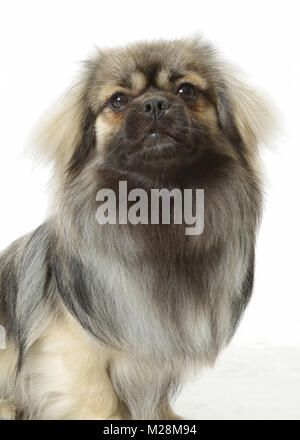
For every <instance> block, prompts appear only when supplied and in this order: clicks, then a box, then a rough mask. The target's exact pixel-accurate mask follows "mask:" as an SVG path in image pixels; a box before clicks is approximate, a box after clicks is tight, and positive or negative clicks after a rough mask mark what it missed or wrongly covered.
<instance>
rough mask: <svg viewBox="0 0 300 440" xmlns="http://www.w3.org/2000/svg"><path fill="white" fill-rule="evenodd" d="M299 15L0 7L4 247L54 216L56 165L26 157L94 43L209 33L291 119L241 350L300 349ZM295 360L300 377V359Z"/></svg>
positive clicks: (291, 10)
mask: <svg viewBox="0 0 300 440" xmlns="http://www.w3.org/2000/svg"><path fill="white" fill-rule="evenodd" d="M299 8H300V5H299V1H297V0H295V1H291V0H285V1H276V0H270V1H267V0H251V1H249V0H243V1H241V0H236V1H234V0H226V1H222V0H220V1H216V0H206V1H201V0H200V1H199V0H198V1H191V0H190V1H189V0H185V1H184V2H182V1H176V0H163V1H162V0H159V1H157V0H151V1H150V0H147V1H116V0H115V1H108V0H106V1H101V0H98V1H91V0H84V1H83V0H82V1H76V0H72V1H69V0H59V1H57V0H51V1H49V0H47V1H45V0H43V1H31V0H26V1H15V0H10V1H9V2H8V1H6V2H1V7H0V17H1V18H0V49H1V50H0V78H1V80H0V87H1V93H0V97H1V102H0V121H1V147H0V195H1V204H0V206H1V217H0V222H1V223H0V225H1V228H0V248H4V247H5V246H7V245H8V244H9V243H10V242H11V241H12V240H14V239H15V238H17V237H18V236H20V235H22V234H24V233H26V232H28V231H29V230H31V229H33V228H35V227H36V226H38V225H39V224H40V223H41V222H42V221H43V219H44V218H45V215H46V209H47V192H46V183H47V178H48V174H49V170H47V169H45V168H32V165H31V161H30V160H29V159H28V158H27V157H26V156H25V155H24V154H23V153H22V151H23V149H24V145H25V142H26V139H27V138H28V135H29V134H30V133H31V130H32V127H33V126H34V124H35V122H36V121H37V119H38V117H39V116H40V115H41V114H42V113H43V112H44V111H45V110H46V109H47V107H49V105H50V104H51V103H52V102H53V101H54V100H55V98H56V97H57V96H58V95H59V94H60V93H61V92H62V91H63V90H64V89H65V88H66V87H67V86H68V84H69V83H70V82H71V81H72V79H73V78H74V75H75V74H76V72H77V71H78V69H79V61H81V60H82V59H84V58H85V56H86V55H88V54H89V53H90V52H91V51H92V50H93V47H94V45H98V46H111V45H118V44H124V43H127V42H131V41H136V40H140V39H147V40H149V39H152V38H159V37H164V38H168V37H181V36H186V35H191V34H193V33H195V32H200V33H203V34H204V35H205V36H206V37H207V38H208V39H209V40H211V41H212V42H214V43H215V44H216V45H217V47H218V48H219V49H221V51H222V52H223V53H224V54H225V56H226V57H227V58H229V59H230V60H232V61H233V62H235V63H236V64H238V65H240V66H241V67H242V68H243V69H244V70H245V71H246V72H247V73H248V74H249V75H250V77H251V78H252V79H254V80H255V82H256V83H257V84H258V85H259V86H260V87H261V88H263V89H264V90H265V91H266V92H267V93H268V94H269V95H270V96H271V97H272V100H273V102H274V104H275V105H276V107H277V108H278V109H279V111H280V114H281V115H280V120H281V125H282V129H281V134H280V136H277V137H276V139H275V141H274V143H273V146H275V145H276V149H275V150H273V151H265V152H264V154H263V157H264V163H265V168H266V174H267V186H266V206H265V213H264V218H263V223H262V227H261V230H260V235H259V240H258V247H257V267H256V281H255V291H254V295H253V299H252V302H251V305H250V306H249V308H248V309H247V312H246V315H245V318H244V320H243V322H242V324H241V326H240V328H239V330H238V332H237V334H236V336H235V338H234V341H233V346H241V345H243V346H244V347H246V346H249V347H252V348H253V347H254V348H253V349H259V347H261V348H262V347H266V346H276V347H281V346H283V347H284V346H285V347H288V346H294V348H295V347H296V348H295V349H297V347H300V283H299V275H300V264H299V263H300V261H299V260H300V258H299V249H300V239H299V237H300V233H299V228H300V216H299V190H300V185H299V183H300V177H299V175H300V153H299V151H300V142H299V140H300V139H299V138H300V136H299V125H300V110H299V101H300V57H299V52H300V50H299V43H300V26H299V15H300V11H299V10H298V9H299ZM276 350H277V348H276ZM261 352H262V353H265V350H264V349H261ZM296 352H297V353H299V350H298V351H297V350H296ZM276 353H277V352H276ZM293 353H294V352H293ZM255 356H256V355H255ZM255 356H254V357H255ZM282 356H285V355H284V354H283V355H282ZM275 358H276V359H277V361H278V360H280V358H281V355H278V356H277V357H276V355H275ZM292 358H293V360H292V361H291V363H292V365H293V367H294V370H295V371H296V370H297V371H298V372H300V362H299V359H300V357H299V356H298V357H297V356H295V357H293V356H292ZM296 358H297V359H298V363H296V364H295V359H296ZM267 359H268V358H267V356H266V362H268V360H267ZM271 362H272V363H273V361H271ZM221 365H222V364H221ZM272 368H275V366H274V365H272V366H270V370H272ZM294 370H293V371H294ZM282 374H283V375H286V374H288V373H286V370H284V372H283V373H282ZM274 380H275V382H276V379H274ZM295 380H296V379H295ZM297 380H298V383H299V376H298V379H297ZM283 388H284V387H283ZM292 388H293V386H291V389H292ZM298 391H299V388H298ZM298 396H299V394H298ZM278 399H279V400H280V397H278ZM291 400H292V399H291ZM296 400H297V399H296ZM299 407H300V402H299V401H298V408H299ZM279 413H280V412H279ZM245 414H246V415H245ZM245 414H244V415H245V417H250V415H249V414H250V413H249V412H248V413H247V411H246V413H245ZM217 416H218V415H217V414H215V417H217ZM290 416H291V417H292V413H290ZM298 416H299V418H300V414H299V412H298ZM208 417H209V416H208ZM228 417H230V414H229V415H228Z"/></svg>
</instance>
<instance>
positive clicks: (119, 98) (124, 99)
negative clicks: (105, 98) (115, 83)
mask: <svg viewBox="0 0 300 440" xmlns="http://www.w3.org/2000/svg"><path fill="white" fill-rule="evenodd" d="M128 101H129V98H128V96H127V95H125V93H116V94H115V95H113V96H112V97H111V98H110V105H111V106H112V107H113V109H115V110H122V109H123V107H125V106H126V105H127V104H128Z"/></svg>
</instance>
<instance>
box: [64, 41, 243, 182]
mask: <svg viewBox="0 0 300 440" xmlns="http://www.w3.org/2000/svg"><path fill="white" fill-rule="evenodd" d="M212 57H213V52H212V51H211V50H210V49H209V48H207V47H206V46H205V47H200V46H199V45H197V44H196V43H195V42H182V41H181V42H170V43H166V42H158V43H154V44H150V43H147V44H139V45H135V46H130V47H129V48H126V49H124V50H121V49H116V50H110V51H104V52H103V53H101V54H100V55H99V57H98V58H96V59H93V60H92V61H90V62H89V64H88V75H87V76H86V79H85V85H84V88H83V91H82V92H81V93H82V97H81V105H82V108H83V115H82V120H83V122H82V123H81V129H82V130H83V133H82V136H81V142H79V143H78V145H77V148H75V151H74V152H73V156H72V159H71V162H70V167H69V170H70V172H71V173H72V172H73V171H74V172H75V173H78V172H79V171H80V169H81V168H82V167H83V166H84V165H85V163H86V161H92V160H95V159H96V160H97V157H98V159H99V158H100V157H101V161H102V164H103V166H104V167H106V168H109V169H114V170H118V171H119V172H121V173H122V172H131V173H137V174H140V175H144V176H147V177H154V178H155V179H156V180H157V178H158V176H161V175H162V174H163V175H164V176H165V177H167V178H168V179H170V178H171V177H172V176H173V177H174V176H178V175H179V174H180V173H181V172H183V170H184V169H186V168H187V167H191V166H192V164H195V163H196V162H198V161H200V162H201V161H202V165H203V163H204V161H205V157H208V156H209V160H210V162H212V161H213V159H212V155H214V156H215V155H219V157H220V156H227V157H231V158H236V159H237V160H238V156H239V155H243V142H242V140H241V136H240V133H239V131H238V129H237V127H236V123H235V120H234V116H233V109H232V103H231V101H230V97H229V95H228V91H227V89H226V85H225V83H224V81H223V78H222V75H221V71H220V68H219V66H218V65H217V64H216V63H215V64H213V62H212Z"/></svg>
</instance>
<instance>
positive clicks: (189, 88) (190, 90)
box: [177, 83, 197, 101]
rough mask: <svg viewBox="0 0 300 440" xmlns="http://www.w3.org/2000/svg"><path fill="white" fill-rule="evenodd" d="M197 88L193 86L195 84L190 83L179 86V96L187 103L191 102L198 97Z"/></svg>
mask: <svg viewBox="0 0 300 440" xmlns="http://www.w3.org/2000/svg"><path fill="white" fill-rule="evenodd" d="M196 92H197V90H196V87H195V86H193V84H190V83H184V84H181V86H179V88H178V90H177V95H179V96H180V97H181V98H183V99H185V100H186V101H190V100H192V99H193V98H195V97H196Z"/></svg>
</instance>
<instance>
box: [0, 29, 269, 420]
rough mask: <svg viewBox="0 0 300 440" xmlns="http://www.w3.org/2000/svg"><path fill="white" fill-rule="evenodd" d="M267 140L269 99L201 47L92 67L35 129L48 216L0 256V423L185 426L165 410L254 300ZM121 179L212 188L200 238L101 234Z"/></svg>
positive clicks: (128, 51)
mask: <svg viewBox="0 0 300 440" xmlns="http://www.w3.org/2000/svg"><path fill="white" fill-rule="evenodd" d="M271 132H272V112H271V110H270V105H269V103H268V101H267V100H266V99H265V98H264V97H263V96H262V95H261V94H260V93H259V92H257V91H255V90H253V88H252V87H251V86H249V85H247V84H246V83H245V81H244V80H242V79H241V78H240V74H239V73H238V71H237V69H236V68H235V67H232V66H231V65H230V63H228V62H225V61H224V60H223V59H222V57H221V56H220V55H219V54H218V52H217V51H216V50H215V49H214V48H213V47H212V46H211V45H210V44H209V43H207V42H205V41H204V40H203V39H202V38H188V39H179V40H174V41H160V40H158V41H154V42H141V43H136V44H131V45H128V46H126V47H121V48H112V49H104V50H97V52H96V53H95V54H94V55H93V56H92V57H90V58H89V59H88V60H87V61H86V62H85V64H84V67H83V69H82V72H81V74H80V75H79V77H78V79H77V80H76V82H75V83H74V84H73V85H72V86H71V87H70V88H69V89H68V91H67V92H66V93H65V94H64V96H63V97H62V98H61V99H60V100H59V102H58V104H56V105H55V106H54V107H53V108H52V109H51V110H50V111H49V112H47V114H46V115H45V117H44V118H43V120H42V123H41V125H40V128H39V130H38V132H37V135H36V140H37V144H38V149H39V153H40V154H41V156H42V157H44V158H46V159H47V160H49V161H50V162H52V164H53V182H54V189H53V194H54V196H53V201H52V204H51V210H50V214H49V217H48V219H47V220H46V221H45V222H44V223H43V224H42V225H41V226H40V227H38V228H37V229H36V230H34V231H33V232H31V233H29V234H27V235H25V236H24V237H21V238H19V239H18V240H16V241H15V242H13V243H12V244H11V246H9V247H8V248H7V249H6V250H4V251H3V252H2V253H1V256H0V324H1V326H2V328H3V329H5V335H6V344H5V348H3V347H2V349H1V350H0V417H2V418H6V419H105V420H109V419H148V420H150V419H152V420H163V419H169V420H174V419H177V418H180V417H179V416H177V415H176V414H175V413H174V412H173V410H172V406H171V405H172V400H173V399H174V398H175V396H176V395H177V394H178V392H179V391H180V389H181V387H182V385H183V384H184V383H185V381H186V380H187V379H188V378H189V377H190V375H191V374H193V372H195V371H197V370H198V369H201V368H203V367H205V366H211V365H213V364H214V362H215V360H216V358H217V356H218V354H219V353H220V351H221V350H222V349H223V348H224V347H225V346H226V345H227V344H228V343H229V341H230V340H231V338H232V336H233V334H234V332H235V330H236V328H237V325H238V323H239V321H240V318H241V317H242V315H243V312H244V310H245V307H246V306H247V303H248V301H249V299H250V296H251V292H252V286H253V275H254V259H255V242H256V235H257V230H258V227H259V223H260V218H261V212H262V194H263V179H262V177H261V171H260V154H259V146H260V145H262V144H264V143H266V142H267V140H268V136H269V134H270V133H271ZM121 181H125V182H126V183H127V185H128V188H129V189H130V190H131V189H134V188H142V189H143V190H144V191H146V193H147V194H148V193H150V191H151V190H152V189H162V188H167V189H169V190H172V189H180V190H181V191H183V190H185V189H192V190H196V189H203V190H204V214H203V215H204V229H203V232H202V233H201V234H198V235H187V234H185V232H184V227H183V226H184V225H182V224H175V223H174V224H163V223H162V222H161V221H160V222H158V224H149V223H147V224H145V223H142V222H139V223H138V224H129V223H127V224H126V223H124V224H123V223H120V222H119V223H116V224H109V223H106V224H104V223H103V224H99V222H98V221H96V214H97V209H98V208H99V201H98V200H97V193H98V191H99V190H100V189H101V188H107V189H109V190H112V191H114V192H115V193H116V194H117V198H118V197H119V195H118V185H119V183H120V182H121ZM100 205H101V204H100ZM172 206H173V205H172Z"/></svg>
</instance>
